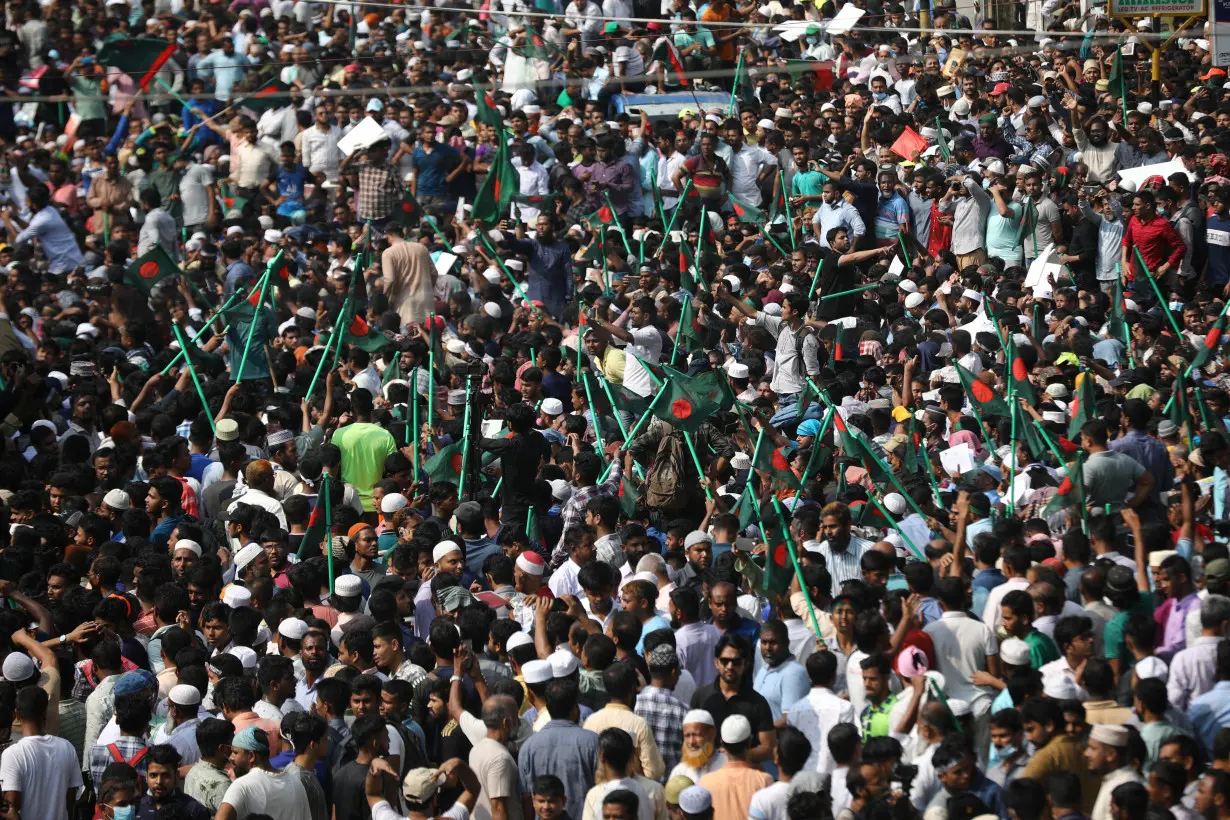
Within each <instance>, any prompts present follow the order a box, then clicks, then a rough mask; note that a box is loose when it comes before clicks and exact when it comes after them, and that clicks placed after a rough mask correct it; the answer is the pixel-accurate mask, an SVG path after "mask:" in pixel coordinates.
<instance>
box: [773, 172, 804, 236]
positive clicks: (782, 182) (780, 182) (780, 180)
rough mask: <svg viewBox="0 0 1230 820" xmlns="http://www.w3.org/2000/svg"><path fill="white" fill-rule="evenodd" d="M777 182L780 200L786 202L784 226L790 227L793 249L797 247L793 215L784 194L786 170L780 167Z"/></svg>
mask: <svg viewBox="0 0 1230 820" xmlns="http://www.w3.org/2000/svg"><path fill="white" fill-rule="evenodd" d="M777 184H778V185H780V186H781V190H782V201H784V202H785V203H786V227H787V228H789V229H790V250H794V249H795V248H797V247H798V245H796V244H795V243H794V216H793V215H792V214H791V213H790V197H789V196H788V195H787V194H786V172H785V171H783V170H782V169H781V168H778V169H777ZM765 236H768V234H765ZM773 244H774V245H776V244H777V243H776V242H774V243H773ZM778 250H781V248H780V247H779V248H778Z"/></svg>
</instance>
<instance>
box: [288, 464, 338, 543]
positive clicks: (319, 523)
mask: <svg viewBox="0 0 1230 820" xmlns="http://www.w3.org/2000/svg"><path fill="white" fill-rule="evenodd" d="M330 480H331V479H330V476H329V474H328V473H325V474H324V478H323V479H322V480H321V483H320V493H319V494H318V495H317V496H316V505H315V506H314V507H313V508H312V515H311V516H310V517H309V518H308V526H307V530H306V531H305V532H304V533H303V540H302V541H300V542H299V550H298V552H297V553H296V555H297V556H298V557H300V558H302V557H303V555H304V553H307V555H308V557H309V558H310V557H311V556H312V555H314V554H315V553H316V552H317V551H320V552H321V554H323V551H322V550H321V546H320V545H321V544H322V543H323V542H324V540H325V533H326V531H327V528H326V527H325V520H326V519H328V518H329V516H328V515H326V508H327V507H328V506H329V501H330V488H329V481H330Z"/></svg>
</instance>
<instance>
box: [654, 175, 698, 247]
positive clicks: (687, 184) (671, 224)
mask: <svg viewBox="0 0 1230 820" xmlns="http://www.w3.org/2000/svg"><path fill="white" fill-rule="evenodd" d="M691 187H692V178H691V177H688V179H687V180H686V181H685V182H684V183H683V190H682V191H680V192H679V199H678V201H677V202H675V207H674V209H673V210H672V211H671V221H670V222H667V223H666V236H664V237H663V238H662V239H663V243H662V245H663V246H665V244H666V241H665V240H666V239H667V238H668V237H670V235H671V229H672V228H674V227H675V217H677V216H679V211H680V210H681V209H682V208H683V200H684V198H685V197H687V195H688V191H689V190H690V189H691ZM659 252H661V247H659Z"/></svg>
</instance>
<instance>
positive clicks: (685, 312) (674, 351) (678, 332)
mask: <svg viewBox="0 0 1230 820" xmlns="http://www.w3.org/2000/svg"><path fill="white" fill-rule="evenodd" d="M691 306H692V297H691V295H690V294H689V295H688V296H687V297H686V298H684V300H683V312H682V313H680V314H679V327H678V329H677V330H676V331H675V346H674V348H673V349H672V350H671V365H674V364H675V357H676V356H678V355H679V340H680V339H681V338H682V337H683V325H684V322H686V321H687V320H688V308H689V307H691ZM591 405H592V402H591Z"/></svg>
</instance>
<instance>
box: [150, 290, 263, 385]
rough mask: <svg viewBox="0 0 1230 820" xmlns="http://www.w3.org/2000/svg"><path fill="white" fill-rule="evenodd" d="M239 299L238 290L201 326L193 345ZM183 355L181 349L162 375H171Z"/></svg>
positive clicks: (227, 328) (192, 340) (249, 293)
mask: <svg viewBox="0 0 1230 820" xmlns="http://www.w3.org/2000/svg"><path fill="white" fill-rule="evenodd" d="M254 290H256V287H253V288H252V290H250V291H248V295H249V296H251V295H252V291H254ZM239 297H240V293H239V291H238V290H236V291H235V292H234V293H232V294H231V298H229V299H227V300H226V303H225V304H223V305H222V307H220V308H218V309H217V310H215V311H214V313H213V315H212V316H210V317H209V318H208V319H206V320H205V323H204V324H203V325H202V326H201V329H200V330H198V331H197V332H196V334H195V335H194V336H193V337H192V339H191V340H190V341H191V342H192V344H196V343H197V342H198V341H200V338H201V337H202V336H204V335H205V331H207V330H209V326H210V325H212V324H213V322H214V320H215V319H220V318H224V315H225V313H226V312H227V310H229V309H230V307H231V305H232V304H233V303H234V302H236V301H238V300H239ZM229 329H230V325H229V324H228V325H227V326H226V327H225V328H223V329H222V332H223V333H226V331H227V330H229ZM183 355H184V351H183V349H182V348H181V349H180V351H179V352H178V353H176V354H175V357H174V358H173V359H171V361H170V362H168V363H167V366H166V367H164V368H162V375H166V374H167V373H169V372H170V370H171V368H172V367H174V366H175V364H176V362H178V361H179V359H180V357H181V356H183Z"/></svg>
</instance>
